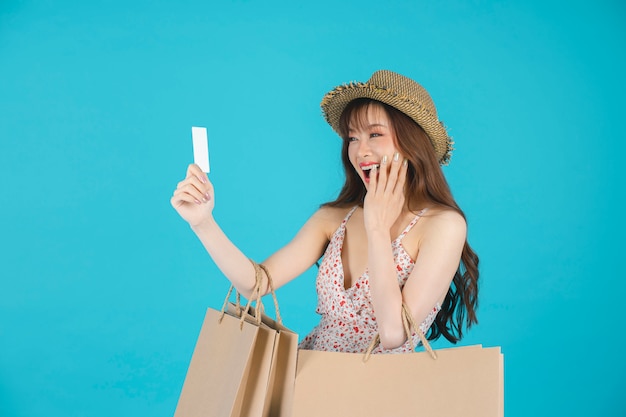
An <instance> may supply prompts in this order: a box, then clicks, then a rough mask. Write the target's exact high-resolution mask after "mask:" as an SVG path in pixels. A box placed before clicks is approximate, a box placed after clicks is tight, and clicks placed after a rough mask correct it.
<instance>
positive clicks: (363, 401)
mask: <svg viewBox="0 0 626 417" xmlns="http://www.w3.org/2000/svg"><path fill="white" fill-rule="evenodd" d="M406 316H408V317H412V316H410V313H408V310H405V317H406ZM408 320H409V319H405V323H407V322H408ZM412 325H413V328H414V329H416V330H417V332H418V334H420V333H421V332H420V331H419V328H418V326H415V325H414V324H412ZM408 327H409V326H408V325H406V326H405V330H406V331H407V334H409V335H410V334H411V333H412V332H411V331H410V330H409V329H408ZM420 337H421V339H422V343H423V344H424V347H425V348H427V350H428V351H425V352H417V353H410V354H379V355H369V353H370V352H371V349H372V348H373V346H374V344H373V345H372V346H370V349H369V350H368V353H366V354H361V353H337V352H319V351H310V350H300V351H299V353H298V367H297V371H296V387H295V397H294V409H293V416H294V417H318V416H324V417H334V416H359V417H415V416H428V417H433V416H441V417H502V416H503V415H504V403H503V394H504V391H503V356H502V354H501V352H500V348H499V347H494V348H483V347H482V346H468V347H459V348H451V349H440V350H437V351H436V352H433V351H432V349H430V346H429V345H428V341H426V339H425V338H424V336H423V334H420Z"/></svg>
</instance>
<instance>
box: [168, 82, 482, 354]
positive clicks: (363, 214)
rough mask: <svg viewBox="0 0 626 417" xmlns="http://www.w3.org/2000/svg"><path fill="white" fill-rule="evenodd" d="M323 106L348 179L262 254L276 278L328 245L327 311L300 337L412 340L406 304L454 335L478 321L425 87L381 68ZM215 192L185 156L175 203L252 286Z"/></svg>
mask: <svg viewBox="0 0 626 417" xmlns="http://www.w3.org/2000/svg"><path fill="white" fill-rule="evenodd" d="M322 110H323V112H324V115H325V117H326V120H327V121H328V122H329V124H330V125H331V126H332V127H333V129H335V131H337V133H338V134H339V135H340V136H341V137H342V138H343V147H342V160H343V165H344V169H345V174H346V179H345V184H344V186H343V188H342V190H341V192H340V193H339V196H338V197H337V199H336V200H334V201H332V202H329V203H326V204H324V205H322V207H321V208H320V209H319V210H318V211H317V212H316V213H315V214H313V216H311V218H310V219H309V220H308V221H307V222H306V223H305V224H304V226H303V227H302V228H301V230H300V231H299V232H298V233H297V234H296V236H295V237H294V238H293V239H292V240H291V242H289V243H288V244H287V245H286V246H284V247H283V248H281V249H280V250H278V251H277V252H276V253H274V254H273V255H271V256H270V257H269V258H268V259H266V260H265V261H264V262H263V263H264V265H265V266H266V267H267V268H268V270H269V271H270V272H271V274H272V276H273V281H274V285H275V287H276V288H278V287H280V286H282V285H285V284H286V283H288V282H289V281H291V280H293V279H294V278H296V277H297V276H299V275H301V274H302V273H303V272H304V271H306V270H307V269H308V268H309V267H310V266H312V265H313V264H314V263H315V262H317V261H318V260H319V259H320V257H323V260H322V262H321V265H320V268H319V273H318V277H317V292H318V307H317V312H318V313H319V314H320V315H321V321H320V324H319V325H318V326H316V327H315V328H314V329H313V330H312V331H311V333H310V334H309V335H308V336H306V337H305V338H304V339H303V341H302V342H301V344H300V347H301V348H302V349H315V350H327V351H341V352H364V351H365V350H366V349H367V346H368V345H369V343H370V341H371V340H372V339H373V338H374V336H375V335H377V334H378V335H380V346H378V347H377V348H376V350H375V351H374V352H375V353H391V352H410V351H411V350H412V346H414V345H417V344H418V343H419V340H418V336H417V334H413V335H412V337H408V336H407V335H406V334H405V330H404V326H403V321H402V311H403V305H404V306H407V307H408V308H409V310H410V311H411V312H412V314H413V316H414V319H415V320H416V321H417V323H421V326H420V328H421V330H422V332H424V333H425V334H427V337H428V338H429V339H430V340H433V339H437V338H438V337H439V336H440V335H443V336H444V337H445V338H446V339H448V340H450V341H452V342H456V341H457V340H459V339H460V338H461V337H462V335H463V331H462V330H463V327H464V325H467V326H468V327H469V326H471V325H472V324H473V323H476V322H477V319H476V314H475V309H476V306H477V303H478V298H477V294H478V286H477V281H478V268H477V266H478V257H477V256H476V254H475V253H474V252H473V251H472V249H471V248H470V247H469V245H468V243H467V238H466V230H467V227H466V223H465V216H464V215H463V212H462V211H461V210H460V208H459V207H458V205H457V204H456V203H455V201H454V199H453V198H452V194H451V192H450V189H449V187H448V184H447V182H446V180H445V178H444V176H443V173H442V171H441V168H440V165H439V164H440V163H441V164H443V163H447V162H448V161H449V159H450V154H451V151H452V142H451V140H450V138H449V136H448V134H447V132H446V129H445V128H444V126H443V124H442V123H441V122H440V121H439V119H438V118H437V112H436V110H435V106H434V103H433V102H432V100H431V98H430V96H429V95H428V93H427V92H426V90H425V89H424V88H423V87H422V86H421V85H419V84H418V83H416V82H415V81H413V80H411V79H409V78H406V77H404V76H402V75H399V74H396V73H393V72H391V71H377V72H376V73H374V75H373V76H372V77H371V79H370V80H369V81H368V82H367V83H351V84H349V85H346V86H340V87H337V88H335V89H334V90H332V91H331V92H329V93H328V94H327V95H326V96H325V97H324V99H323V100H322ZM214 201H215V196H214V190H213V186H212V184H211V182H210V181H209V179H208V177H207V175H206V174H205V173H204V172H202V171H201V170H200V168H199V167H198V166H196V165H190V166H189V167H188V170H187V176H186V178H185V179H184V180H183V181H181V182H180V183H179V184H178V187H177V188H176V190H175V192H174V195H173V196H172V198H171V203H172V205H173V206H174V208H175V209H176V210H177V211H178V212H179V213H180V215H181V216H182V217H183V218H184V219H185V220H187V221H188V222H189V224H190V225H191V227H192V229H193V230H194V232H195V233H196V234H197V236H198V237H199V239H200V240H201V241H202V243H203V244H204V246H205V248H206V250H207V251H208V253H209V254H210V256H211V257H212V258H213V260H214V261H215V263H216V264H217V266H218V267H219V268H220V269H221V271H222V272H223V273H224V275H226V277H228V278H229V279H230V280H231V281H232V283H233V284H234V285H235V287H237V289H238V290H239V291H240V292H241V293H242V294H244V295H246V296H249V295H250V294H251V292H252V291H253V289H254V288H255V284H256V279H255V269H254V267H253V266H252V265H251V264H250V263H249V262H247V261H246V259H247V257H246V256H245V255H244V254H243V253H242V252H241V251H240V250H239V249H238V248H237V247H236V246H235V245H234V244H233V243H232V242H231V241H230V239H228V237H227V236H226V235H225V234H224V232H222V230H221V229H220V227H219V226H218V224H217V223H216V221H215V219H214V218H213V214H212V213H213V208H214ZM263 289H264V291H267V285H266V283H264V287H263ZM466 316H467V317H466Z"/></svg>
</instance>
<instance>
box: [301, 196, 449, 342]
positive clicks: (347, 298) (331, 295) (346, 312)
mask: <svg viewBox="0 0 626 417" xmlns="http://www.w3.org/2000/svg"><path fill="white" fill-rule="evenodd" d="M355 210H356V207H354V208H353V209H352V210H350V212H349V213H348V214H347V215H346V217H345V218H344V219H343V221H342V222H341V225H340V226H339V228H338V229H337V230H336V231H335V233H334V234H333V236H332V237H331V240H330V242H329V244H328V247H327V248H326V252H325V253H324V259H323V260H322V263H321V265H320V267H319V272H318V274H317V281H316V287H317V300H318V302H317V310H316V312H317V313H318V314H320V315H321V316H322V317H321V320H320V323H319V324H318V325H317V326H316V327H315V328H314V329H313V330H312V331H311V333H309V334H308V335H307V336H306V337H305V338H304V339H303V340H302V342H301V343H300V348H301V349H310V350H325V351H334V352H353V353H354V352H365V351H366V350H367V347H368V346H369V344H370V343H371V341H372V339H373V338H374V337H375V336H376V334H377V333H378V325H377V323H376V317H375V315H374V308H373V306H372V302H371V295H370V285H369V272H368V269H367V268H366V269H365V272H364V273H363V275H361V276H360V277H358V279H356V281H354V284H353V285H352V287H350V288H348V289H347V290H346V289H345V286H344V280H343V278H344V276H343V273H344V272H343V264H342V260H341V251H342V248H343V241H344V238H345V235H346V223H347V222H348V220H349V219H350V217H351V216H352V214H353V213H354V211H355ZM424 212H425V210H422V211H421V212H420V213H419V214H418V215H417V216H415V218H414V219H413V220H412V221H411V222H410V223H409V225H408V226H407V227H406V228H405V229H404V231H402V233H401V234H400V236H398V237H397V238H396V239H395V240H394V241H393V242H391V247H392V249H393V257H394V261H395V264H396V268H397V275H398V285H399V286H400V288H401V289H402V288H403V287H404V284H405V283H406V280H407V279H408V278H409V275H410V274H411V271H412V270H413V266H414V262H413V260H412V259H411V257H410V256H409V254H408V253H406V251H405V250H404V247H403V246H402V238H403V237H404V236H406V234H407V233H408V232H409V230H411V228H412V227H413V226H414V225H415V223H417V221H418V220H419V219H420V217H421V216H422V215H423V213H424ZM440 309H441V306H440V305H439V303H437V304H436V305H435V307H433V309H432V311H431V312H430V313H429V314H428V316H427V317H426V319H425V320H424V321H423V322H422V323H421V325H420V329H421V330H422V332H423V333H424V334H426V332H427V331H428V329H429V328H430V326H431V325H432V323H433V321H434V320H435V316H436V315H437V313H438V312H439V310H440ZM412 338H413V343H414V345H415V346H417V345H418V343H419V337H418V336H417V334H416V333H414V334H413V335H412ZM404 352H411V344H410V341H409V340H407V341H406V343H405V344H404V345H402V346H400V347H397V348H395V349H382V347H381V346H380V345H379V346H378V347H376V349H375V350H374V351H373V353H404Z"/></svg>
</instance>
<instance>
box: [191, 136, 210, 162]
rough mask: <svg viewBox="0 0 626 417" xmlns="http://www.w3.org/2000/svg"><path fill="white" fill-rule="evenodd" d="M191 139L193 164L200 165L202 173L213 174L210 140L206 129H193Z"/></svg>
mask: <svg viewBox="0 0 626 417" xmlns="http://www.w3.org/2000/svg"><path fill="white" fill-rule="evenodd" d="M191 137H192V139H193V162H194V163H195V164H196V165H198V166H199V167H200V168H201V169H202V171H204V172H207V173H208V172H211V167H210V165H209V139H208V137H207V133H206V127H195V126H193V127H192V128H191Z"/></svg>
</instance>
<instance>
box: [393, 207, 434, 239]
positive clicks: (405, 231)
mask: <svg viewBox="0 0 626 417" xmlns="http://www.w3.org/2000/svg"><path fill="white" fill-rule="evenodd" d="M426 210H428V209H427V208H425V209H422V210H420V212H419V213H417V214H416V215H415V217H414V218H413V220H411V223H409V224H408V225H407V227H405V228H404V230H403V231H402V233H400V236H398V239H396V240H400V239H402V238H403V237H404V236H406V234H407V233H409V230H411V229H412V228H413V226H415V223H417V221H418V220H419V219H420V217H422V216H423V215H424V213H426Z"/></svg>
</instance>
